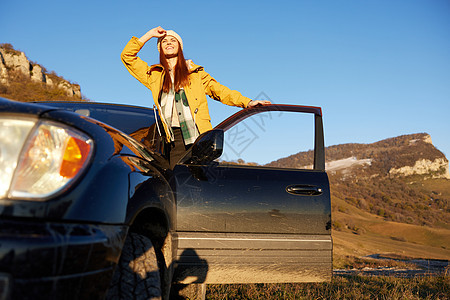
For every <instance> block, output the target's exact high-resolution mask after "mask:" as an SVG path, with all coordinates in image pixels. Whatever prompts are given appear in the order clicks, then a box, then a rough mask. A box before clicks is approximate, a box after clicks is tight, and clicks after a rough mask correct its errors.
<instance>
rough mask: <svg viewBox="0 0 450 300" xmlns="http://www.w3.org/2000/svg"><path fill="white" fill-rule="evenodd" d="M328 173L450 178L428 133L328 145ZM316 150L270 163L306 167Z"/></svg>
mask: <svg viewBox="0 0 450 300" xmlns="http://www.w3.org/2000/svg"><path fill="white" fill-rule="evenodd" d="M325 153H326V169H327V171H328V174H331V175H339V176H341V177H342V178H343V179H349V180H351V179H352V178H353V179H354V180H361V179H369V178H374V177H378V176H379V177H402V176H403V177H404V176H411V175H424V176H425V178H446V179H450V173H449V162H448V160H447V158H446V157H445V155H444V154H443V153H442V152H441V151H439V150H438V149H437V148H436V147H434V145H433V143H432V140H431V136H430V135H429V134H426V133H417V134H409V135H403V136H399V137H395V138H389V139H385V140H382V141H379V142H376V143H372V144H354V143H351V144H341V145H336V146H330V147H327V148H326V152H325ZM312 157H313V152H312V151H308V152H300V153H297V154H294V155H291V156H289V157H286V158H282V159H279V160H277V161H274V162H272V163H270V164H269V165H270V166H278V167H283V166H292V165H294V166H296V167H299V168H301V167H304V166H307V165H309V164H310V163H311V161H312Z"/></svg>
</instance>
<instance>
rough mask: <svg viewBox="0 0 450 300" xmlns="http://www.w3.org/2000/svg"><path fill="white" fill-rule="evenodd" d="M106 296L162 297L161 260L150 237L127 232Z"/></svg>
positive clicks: (123, 297) (113, 297) (114, 297)
mask: <svg viewBox="0 0 450 300" xmlns="http://www.w3.org/2000/svg"><path fill="white" fill-rule="evenodd" d="M106 299H109V300H111V299H114V300H116V299H135V300H138V299H161V280H160V274H159V268H158V262H157V258H156V254H155V249H154V247H153V244H152V242H151V241H150V239H149V238H147V237H145V236H143V235H140V234H136V233H130V234H129V235H128V236H127V238H126V240H125V244H124V246H123V248H122V255H121V257H120V260H119V263H118V265H117V267H116V270H115V272H114V274H113V278H112V280H111V284H110V288H109V290H108V294H107V296H106Z"/></svg>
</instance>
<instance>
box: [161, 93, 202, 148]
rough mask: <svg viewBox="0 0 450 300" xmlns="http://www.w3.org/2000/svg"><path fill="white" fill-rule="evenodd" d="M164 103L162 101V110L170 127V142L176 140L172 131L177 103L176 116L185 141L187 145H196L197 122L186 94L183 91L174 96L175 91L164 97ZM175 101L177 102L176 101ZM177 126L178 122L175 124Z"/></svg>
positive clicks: (197, 134)
mask: <svg viewBox="0 0 450 300" xmlns="http://www.w3.org/2000/svg"><path fill="white" fill-rule="evenodd" d="M162 98H163V101H161V102H162V103H161V109H162V111H163V115H164V118H165V122H166V124H167V125H168V126H167V127H168V128H169V131H170V140H171V141H173V140H174V134H173V131H172V127H171V126H172V124H173V123H172V110H173V103H175V109H176V116H178V121H179V123H180V128H181V133H182V134H183V140H184V144H185V145H189V144H192V143H194V141H195V140H196V139H197V137H198V136H199V132H198V129H197V126H196V125H195V120H194V119H193V118H192V114H191V110H190V108H189V103H188V101H187V98H186V94H185V93H184V90H183V89H180V90H179V91H178V92H176V93H175V95H174V94H173V90H172V91H170V92H169V93H168V94H164V95H162ZM174 100H175V101H174ZM174 123H175V124H176V122H174Z"/></svg>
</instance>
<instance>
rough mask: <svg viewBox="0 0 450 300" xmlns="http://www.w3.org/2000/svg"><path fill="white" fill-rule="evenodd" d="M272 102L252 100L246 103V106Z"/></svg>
mask: <svg viewBox="0 0 450 300" xmlns="http://www.w3.org/2000/svg"><path fill="white" fill-rule="evenodd" d="M268 104H272V102H270V101H269V100H252V101H250V102H249V103H248V104H247V107H254V106H259V105H268Z"/></svg>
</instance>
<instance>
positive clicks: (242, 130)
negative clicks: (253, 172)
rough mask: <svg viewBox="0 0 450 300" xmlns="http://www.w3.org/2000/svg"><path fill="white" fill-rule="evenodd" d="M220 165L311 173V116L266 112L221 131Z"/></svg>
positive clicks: (312, 141) (312, 119)
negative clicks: (302, 170) (300, 170)
mask: <svg viewBox="0 0 450 300" xmlns="http://www.w3.org/2000/svg"><path fill="white" fill-rule="evenodd" d="M217 161H218V162H219V163H220V164H221V165H229V164H233V165H248V166H258V167H277V168H295V169H313V161H314V114H311V113H299V112H289V111H266V112H261V113H258V114H255V115H252V116H250V117H248V118H247V119H245V120H243V121H241V122H239V123H237V124H236V125H234V126H233V127H231V128H229V129H228V130H226V131H225V134H224V151H223V154H222V156H221V157H220V158H219V159H217Z"/></svg>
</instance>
